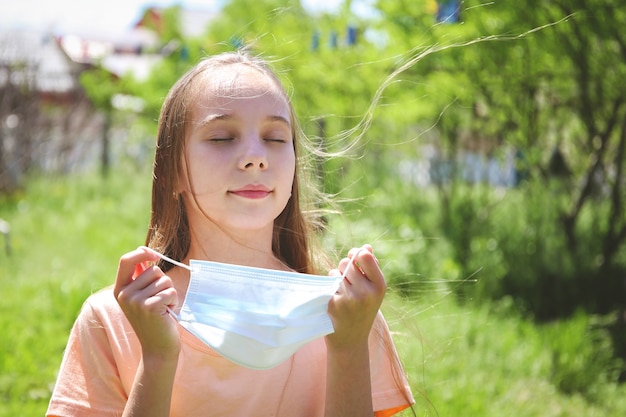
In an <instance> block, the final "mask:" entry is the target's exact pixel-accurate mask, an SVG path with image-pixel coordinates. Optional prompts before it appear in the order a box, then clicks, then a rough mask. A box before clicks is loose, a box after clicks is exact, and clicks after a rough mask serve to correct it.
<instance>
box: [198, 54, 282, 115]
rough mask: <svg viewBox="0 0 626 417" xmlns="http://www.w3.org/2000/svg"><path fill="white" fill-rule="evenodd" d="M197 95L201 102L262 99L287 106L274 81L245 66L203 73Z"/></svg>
mask: <svg viewBox="0 0 626 417" xmlns="http://www.w3.org/2000/svg"><path fill="white" fill-rule="evenodd" d="M197 93H198V95H199V98H200V99H201V100H202V99H209V100H211V99H214V100H217V101H222V100H221V99H254V98H260V97H263V98H265V99H273V100H276V101H277V102H282V103H284V104H285V105H287V98H286V96H285V93H284V92H283V90H282V88H281V87H280V86H279V85H278V84H277V81H276V80H275V79H273V78H272V77H271V76H270V75H269V74H266V73H264V72H262V71H261V70H259V69H256V68H253V67H251V66H249V65H245V64H232V65H227V66H224V67H222V68H218V69H213V70H212V71H210V72H207V73H205V74H204V76H203V77H202V78H201V80H200V82H199V85H198V91H197Z"/></svg>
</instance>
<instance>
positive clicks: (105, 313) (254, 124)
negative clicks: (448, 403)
mask: <svg viewBox="0 0 626 417" xmlns="http://www.w3.org/2000/svg"><path fill="white" fill-rule="evenodd" d="M299 135H300V131H299V128H298V126H297V122H296V118H295V116H294V112H293V108H292V105H291V103H290V100H289V97H288V95H287V93H286V92H285V90H284V88H283V87H282V85H281V83H280V81H279V80H278V78H277V77H276V75H275V74H274V73H273V72H272V71H271V70H270V69H269V68H268V66H267V64H266V63H265V62H264V61H262V60H260V59H258V58H255V57H252V56H249V55H248V54H246V53H244V52H237V53H226V54H222V55H217V56H214V57H212V58H209V59H206V60H204V61H202V62H201V63H199V64H198V65H197V66H195V67H194V68H192V69H191V70H190V71H189V72H188V73H187V74H185V75H184V76H183V77H182V78H181V79H180V80H179V81H178V82H177V83H176V84H175V85H174V86H173V87H172V89H171V90H170V92H169V94H168V96H167V98H166V100H165V102H164V104H163V108H162V111H161V116H160V120H159V133H158V141H157V149H156V155H155V164H154V175H153V188H152V190H153V191H152V216H151V220H150V226H149V230H148V235H147V246H149V247H150V248H151V249H153V250H155V251H158V252H160V253H162V254H164V255H167V256H168V257H170V258H173V259H176V260H179V261H182V262H183V263H189V260H190V259H204V260H210V261H216V262H222V263H228V264H236V265H243V266H252V267H260V268H265V269H273V270H283V271H297V272H302V273H314V272H315V271H316V266H315V265H314V260H313V259H314V258H313V255H312V252H313V251H312V250H311V248H310V240H311V239H310V238H311V235H312V231H311V228H312V222H311V221H309V220H308V219H307V218H305V213H306V212H305V211H304V210H302V209H301V207H300V205H301V199H302V195H301V190H300V184H299V183H300V182H302V181H301V177H300V175H301V174H300V173H299V170H298V166H299V161H298V155H297V152H298V149H299V147H300V146H301V143H300V142H301V138H300V137H299ZM352 258H354V259H352ZM350 261H352V263H353V264H354V267H349V262H350ZM148 263H156V264H155V265H154V266H151V267H146V265H147V264H148ZM344 272H345V273H346V276H345V280H344V281H343V283H342V285H341V287H340V288H339V290H338V291H337V293H336V294H335V295H333V296H332V298H331V300H330V302H329V303H328V315H329V316H330V318H331V320H332V323H333V327H334V333H332V334H329V335H327V336H325V337H323V338H318V339H316V340H314V341H312V342H310V343H308V344H306V345H305V346H304V347H302V348H301V349H299V350H298V351H297V352H296V353H295V354H294V355H292V356H291V357H290V359H289V360H287V361H285V362H283V363H281V364H280V365H278V366H276V367H274V368H271V369H268V370H253V369H248V368H245V367H241V366H239V365H236V364H234V363H232V362H230V361H228V360H226V359H224V358H223V357H221V356H220V355H219V354H217V353H216V352H215V351H213V350H211V349H210V348H208V347H207V346H206V345H205V344H203V343H201V342H200V341H199V340H198V339H196V338H195V337H194V336H192V335H191V334H190V333H188V332H187V331H186V330H185V329H183V328H181V326H180V325H179V324H178V323H177V322H176V321H175V320H172V318H171V317H170V314H169V313H168V312H169V311H172V312H173V313H174V314H176V313H178V312H179V310H180V307H181V301H182V300H184V299H185V295H186V292H187V289H188V284H189V280H190V276H189V271H188V270H186V269H185V268H181V267H179V266H173V265H172V264H170V263H167V262H164V261H162V260H160V259H159V257H158V256H157V255H155V253H154V251H152V250H146V249H141V248H140V249H137V250H135V251H132V252H129V253H127V254H125V255H123V256H122V257H121V259H120V262H119V269H118V273H117V278H116V282H115V285H114V287H113V288H112V289H108V290H103V291H100V292H98V293H96V294H94V295H92V296H91V297H89V299H88V300H87V301H86V303H85V305H84V306H83V309H82V311H81V314H80V316H79V317H78V319H77V321H76V323H75V325H74V327H73V329H72V333H71V335H70V339H69V342H68V346H67V349H66V351H65V355H64V358H63V362H62V365H61V370H60V373H59V377H58V380H57V383H56V386H55V390H54V393H53V395H52V399H51V401H50V406H49V409H48V413H47V415H48V416H96V415H97V416H135V417H137V416H150V417H158V416H185V417H193V416H284V417H298V416H319V417H321V416H327V417H330V416H351V417H355V416H372V415H376V416H390V415H393V414H395V413H397V412H399V411H401V410H402V409H405V408H407V407H409V406H410V405H411V404H412V403H413V398H412V396H411V391H410V389H409V387H408V384H407V382H406V379H405V377H404V374H403V371H402V369H401V367H400V365H399V361H398V358H397V355H396V351H395V348H394V346H393V342H392V341H391V337H390V335H389V331H388V329H387V326H386V324H385V322H384V319H383V318H382V316H381V315H380V314H379V307H380V305H381V303H382V300H383V296H384V294H385V289H386V286H385V279H384V276H383V273H382V272H381V270H380V268H379V265H378V262H377V260H376V258H375V256H374V254H373V252H372V248H371V247H370V246H369V245H366V246H364V250H357V249H353V250H351V251H350V252H349V253H348V256H347V258H345V259H343V260H342V261H341V262H339V265H338V266H337V268H336V269H335V270H333V271H331V274H333V275H339V274H344Z"/></svg>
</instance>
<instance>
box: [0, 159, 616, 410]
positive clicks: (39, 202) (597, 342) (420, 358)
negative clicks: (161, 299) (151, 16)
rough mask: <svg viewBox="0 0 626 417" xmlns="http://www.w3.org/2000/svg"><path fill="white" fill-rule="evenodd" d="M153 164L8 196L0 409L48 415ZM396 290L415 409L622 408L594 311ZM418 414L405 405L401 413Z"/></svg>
mask: <svg viewBox="0 0 626 417" xmlns="http://www.w3.org/2000/svg"><path fill="white" fill-rule="evenodd" d="M149 180H150V173H149V171H148V169H144V170H142V171H137V172H117V173H113V174H112V175H111V177H110V178H109V179H108V180H107V181H104V180H102V179H100V178H99V177H97V176H95V175H85V176H80V177H74V178H65V177H59V178H39V179H35V180H33V181H32V182H31V183H30V184H29V187H28V193H25V194H21V195H16V196H13V197H11V198H4V199H0V218H3V219H5V220H7V221H9V222H10V224H11V228H12V233H11V242H12V253H11V254H10V255H7V254H6V253H4V252H0V285H1V287H0V288H1V289H0V291H1V293H2V301H1V302H0V328H1V329H2V337H1V339H2V343H1V344H0V417H4V416H12V417H13V416H23V417H29V416H42V415H43V414H44V412H45V409H46V407H47V403H48V400H49V397H50V392H51V388H52V385H53V383H54V380H55V374H56V371H57V369H58V367H59V364H60V360H61V356H62V353H63V349H64V346H65V343H66V340H67V336H68V334H69V330H70V327H71V325H72V323H73V320H74V318H75V317H76V314H77V312H78V309H79V308H80V306H81V304H82V302H83V301H84V299H85V298H86V297H87V296H88V295H89V294H90V293H91V292H93V291H95V290H97V289H99V288H102V287H104V286H106V285H110V284H112V283H113V280H114V277H115V271H116V268H117V261H118V259H119V256H120V255H121V254H122V253H124V252H126V251H128V250H131V249H133V248H135V247H137V246H139V245H140V244H142V243H143V240H144V236H145V229H146V225H147V221H148V215H149V198H150V190H149V187H150V184H149ZM419 293H420V294H421V295H420V298H419V299H416V300H410V301H409V300H406V299H403V298H401V297H399V296H398V295H396V294H395V291H394V290H393V289H391V290H390V293H389V295H388V297H387V298H386V300H385V303H384V306H383V311H384V313H385V316H386V317H387V319H388V321H389V323H390V327H391V329H392V331H393V333H394V338H395V340H396V344H397V348H398V351H399V352H400V354H401V356H402V358H403V362H404V364H405V367H406V371H407V373H408V374H409V378H410V381H411V384H412V388H413V390H414V396H415V398H416V400H417V405H416V407H415V412H416V414H417V415H418V416H446V417H447V416H465V417H467V416H477V417H489V416H498V417H500V416H516V417H525V416H528V417H530V416H542V417H543V416H548V417H550V416H555V417H556V416H587V417H589V416H616V417H617V416H623V415H626V387H624V386H620V385H617V384H615V383H613V382H612V381H613V380H614V378H612V374H611V373H610V367H609V366H608V365H607V364H609V362H610V355H608V356H607V352H608V349H609V347H607V345H606V343H605V340H604V339H603V337H602V333H601V332H598V331H593V330H590V329H592V328H593V326H592V324H593V320H594V318H590V317H587V316H584V315H578V316H576V317H574V318H572V319H571V320H568V321H562V322H556V323H552V324H549V325H543V326H538V325H535V324H534V323H532V322H529V321H526V320H523V319H521V318H520V317H519V316H518V315H517V314H516V313H515V312H514V309H513V308H512V306H511V305H510V304H507V303H506V302H502V303H500V304H498V305H483V306H472V305H471V304H470V303H465V304H464V305H463V306H460V305H458V304H457V303H456V302H455V299H454V297H453V296H452V295H447V294H446V293H445V292H443V291H442V290H436V289H434V290H433V289H427V290H426V291H424V292H419ZM409 415H412V414H411V413H408V412H406V413H403V416H409Z"/></svg>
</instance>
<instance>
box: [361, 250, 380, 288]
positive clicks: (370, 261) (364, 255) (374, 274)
mask: <svg viewBox="0 0 626 417" xmlns="http://www.w3.org/2000/svg"><path fill="white" fill-rule="evenodd" d="M355 266H356V269H357V270H358V271H359V272H360V273H361V274H360V275H361V276H362V277H363V278H365V279H367V280H368V281H370V282H371V283H372V284H374V286H375V287H376V288H377V289H385V288H386V285H387V284H386V282H385V275H384V274H383V272H382V271H381V269H380V265H379V263H378V260H377V259H376V257H375V256H374V254H373V253H372V252H370V251H368V250H364V251H361V252H360V253H359V254H358V255H357V256H356V258H355Z"/></svg>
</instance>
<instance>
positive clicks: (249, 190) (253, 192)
mask: <svg viewBox="0 0 626 417" xmlns="http://www.w3.org/2000/svg"><path fill="white" fill-rule="evenodd" d="M229 193H230V194H234V195H236V196H239V197H243V198H249V199H252V200H258V199H260V198H265V197H267V196H268V195H270V194H271V193H272V190H271V189H270V188H268V187H267V186H265V185H263V184H248V185H245V186H243V187H241V188H238V189H235V190H230V191H229Z"/></svg>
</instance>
